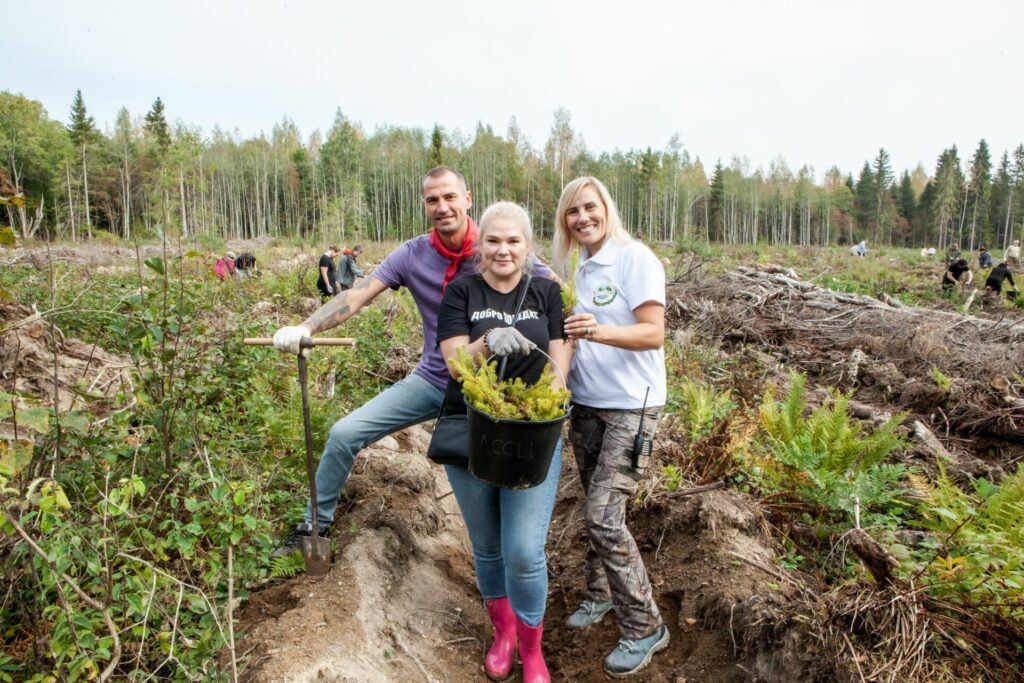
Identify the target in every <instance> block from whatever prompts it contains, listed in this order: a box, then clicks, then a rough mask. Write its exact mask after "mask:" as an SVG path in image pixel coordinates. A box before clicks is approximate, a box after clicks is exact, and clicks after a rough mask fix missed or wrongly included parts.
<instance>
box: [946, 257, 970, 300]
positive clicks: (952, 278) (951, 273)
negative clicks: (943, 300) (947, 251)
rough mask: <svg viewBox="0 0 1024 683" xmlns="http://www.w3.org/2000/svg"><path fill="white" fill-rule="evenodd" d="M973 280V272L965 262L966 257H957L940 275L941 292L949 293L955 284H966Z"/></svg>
mask: <svg viewBox="0 0 1024 683" xmlns="http://www.w3.org/2000/svg"><path fill="white" fill-rule="evenodd" d="M972 282H974V272H973V271H971V267H970V266H969V265H968V264H967V259H963V258H962V259H957V260H956V261H954V262H953V263H952V264H950V266H949V268H947V269H946V272H945V274H944V275H943V276H942V293H943V294H945V295H947V296H948V295H949V294H950V293H951V292H952V291H953V289H954V288H955V287H956V286H957V285H963V286H965V287H966V286H967V285H969V284H971V283H972Z"/></svg>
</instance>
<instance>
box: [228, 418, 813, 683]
mask: <svg viewBox="0 0 1024 683" xmlns="http://www.w3.org/2000/svg"><path fill="white" fill-rule="evenodd" d="M427 440H428V434H427V432H426V431H425V430H423V429H420V428H416V427H414V428H411V429H408V430H405V431H404V432H400V433H399V434H397V435H396V440H395V441H396V444H390V445H392V446H394V445H397V447H398V450H386V449H381V448H370V449H367V451H365V452H364V453H363V454H362V456H361V457H360V459H359V461H358V463H357V466H356V470H355V472H354V473H353V476H352V478H351V479H350V481H349V485H348V488H347V497H348V499H349V500H350V503H349V504H348V507H347V509H339V514H338V519H337V524H336V531H335V534H334V537H335V540H336V542H337V544H338V549H337V553H336V559H335V563H334V566H333V568H332V570H331V572H330V573H329V574H328V575H327V576H325V577H322V578H310V577H305V576H302V577H298V578H296V579H293V580H290V581H287V582H285V583H283V584H279V585H276V586H274V587H272V588H268V589H265V590H263V591H260V592H256V593H254V594H253V595H252V596H251V597H250V599H249V600H248V601H247V602H246V603H245V604H244V605H243V606H242V608H241V610H240V628H242V629H243V630H245V631H247V636H246V638H245V640H244V641H243V642H242V643H241V644H240V645H239V651H240V652H247V651H250V650H251V652H250V654H249V656H248V666H247V669H246V674H245V676H244V680H247V681H253V682H260V683H270V682H278V681H281V682H283V681H296V682H302V681H403V682H404V681H411V680H425V681H453V682H455V683H459V682H461V681H479V680H483V670H482V661H483V654H484V652H485V649H486V647H487V646H489V644H490V643H489V640H490V624H489V621H488V619H487V615H486V612H485V610H484V608H483V605H482V603H481V601H480V598H479V594H478V592H477V590H476V587H475V583H474V574H473V562H472V553H471V551H470V548H469V539H468V537H467V535H466V532H465V527H464V525H463V523H462V518H461V515H460V514H459V511H458V506H457V504H456V502H455V499H454V496H452V495H450V490H451V489H450V487H449V485H448V482H447V479H446V477H445V476H444V472H443V470H442V469H441V468H439V467H436V466H433V465H431V464H430V463H429V461H427V460H426V459H425V458H424V457H423V455H422V452H423V449H424V448H425V445H426V442H427ZM582 496H583V494H582V490H581V489H580V487H579V481H578V478H577V477H576V476H575V468H574V466H572V465H571V464H570V460H568V459H567V461H566V465H565V469H564V471H563V473H562V484H561V486H560V491H559V494H558V501H557V503H556V510H555V514H554V517H553V519H552V525H551V530H550V535H549V542H548V553H549V560H550V564H549V571H550V573H551V575H552V581H551V584H550V590H549V601H548V611H547V616H546V618H545V621H546V629H545V645H544V647H545V652H546V654H547V657H548V664H549V667H550V669H551V671H552V674H553V676H552V677H553V680H561V681H605V680H607V677H606V675H605V674H604V672H603V671H602V661H603V658H604V656H605V655H606V654H607V653H608V652H610V651H611V650H612V649H613V648H614V647H615V645H616V643H617V640H618V629H617V628H616V626H615V622H614V619H606V620H604V621H603V622H602V623H601V624H600V625H598V626H596V627H594V628H593V629H591V630H590V631H587V632H585V633H573V632H569V631H568V630H566V629H565V628H564V627H563V626H562V624H563V622H564V620H565V618H566V617H567V616H568V614H569V613H570V612H571V611H572V610H573V609H575V607H576V606H577V605H578V603H579V601H580V599H581V592H582V586H583V575H582V566H583V555H584V552H585V548H586V533H585V529H584V527H583V523H582V520H581V518H580V511H581V508H582V504H583V500H582ZM762 524H763V522H762V518H761V515H760V512H759V511H758V509H757V507H756V503H754V502H753V501H752V500H751V499H750V498H748V497H746V496H743V495H741V494H738V493H736V492H732V491H726V490H718V491H709V492H704V493H702V494H700V495H698V496H692V497H683V498H679V499H675V500H666V501H654V502H650V503H648V504H647V505H646V506H643V507H637V508H634V509H631V511H630V525H631V529H632V530H633V532H634V534H635V535H636V538H637V541H638V543H639V545H640V548H641V551H642V552H643V554H644V557H645V561H646V562H647V566H648V568H649V570H650V572H651V576H652V579H653V581H654V584H655V590H656V592H657V595H658V600H659V604H660V606H661V609H662V612H663V614H664V616H665V620H666V623H667V624H668V625H669V629H670V631H671V633H672V642H671V644H670V645H669V648H668V650H667V651H666V652H664V653H662V654H659V655H658V657H656V658H655V659H654V660H653V661H652V663H651V665H650V666H649V667H648V668H647V669H646V670H645V671H644V672H643V674H642V675H639V676H637V677H636V678H635V680H638V681H668V682H671V683H676V682H677V681H697V680H700V681H710V682H712V683H716V682H737V683H738V682H739V681H753V680H758V681H766V682H774V681H778V682H779V683H781V682H782V681H787V682H794V681H819V680H820V681H825V680H832V672H831V670H830V669H829V667H828V666H827V665H826V664H824V663H823V662H824V659H823V658H822V657H821V656H820V654H819V653H818V652H817V651H816V650H814V648H811V647H809V645H808V642H809V639H807V638H804V637H803V636H802V633H801V631H800V629H799V626H798V624H797V622H796V620H795V617H794V616H793V615H795V614H796V613H797V609H796V601H795V600H794V599H793V595H792V594H791V593H790V592H789V591H788V589H787V586H786V583H785V582H784V581H782V580H780V579H778V578H777V577H776V574H780V570H778V569H775V568H774V558H775V553H774V551H773V550H772V547H771V544H770V542H769V541H768V538H767V536H766V535H765V533H764V531H763V529H762ZM513 680H514V679H513Z"/></svg>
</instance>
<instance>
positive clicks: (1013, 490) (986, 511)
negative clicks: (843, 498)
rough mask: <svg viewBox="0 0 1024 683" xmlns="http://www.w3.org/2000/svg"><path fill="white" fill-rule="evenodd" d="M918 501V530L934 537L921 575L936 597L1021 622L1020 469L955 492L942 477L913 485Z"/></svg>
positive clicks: (1023, 521)
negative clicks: (968, 601)
mask: <svg viewBox="0 0 1024 683" xmlns="http://www.w3.org/2000/svg"><path fill="white" fill-rule="evenodd" d="M914 483H915V485H916V487H917V488H918V489H919V490H923V491H924V492H925V493H924V497H923V500H922V501H921V502H919V503H918V504H917V511H918V513H919V514H920V515H921V525H922V526H923V527H924V528H926V529H928V530H930V531H932V532H934V534H935V536H934V537H933V539H932V543H931V544H930V546H929V548H928V551H927V555H928V557H927V559H926V560H925V561H924V565H923V568H922V569H917V566H915V567H914V571H915V573H917V572H920V571H923V572H924V577H925V580H926V582H927V583H928V584H929V590H931V592H933V593H934V594H937V595H943V596H947V597H956V598H963V597H965V596H970V597H971V598H972V599H973V600H975V601H978V602H980V603H981V604H982V606H984V605H988V606H989V608H990V609H993V610H995V611H999V612H1001V613H1004V614H1011V615H1013V616H1016V617H1018V618H1020V617H1024V606H1022V605H1024V466H1019V467H1018V469H1017V471H1016V472H1015V473H1014V474H1012V475H1011V476H1009V477H1007V478H1006V479H1004V480H1003V481H1002V483H1001V484H992V483H990V482H988V481H987V480H985V479H979V480H976V481H975V482H973V483H974V486H973V489H974V490H973V492H971V493H968V492H966V491H964V490H963V489H961V488H960V487H959V486H958V485H957V484H956V482H954V481H953V480H952V479H951V478H950V477H949V476H948V475H947V473H946V472H945V470H944V469H942V470H941V471H940V475H939V477H938V479H937V480H936V481H935V482H934V483H929V482H927V481H925V480H923V479H921V478H918V479H916V480H915V482H914Z"/></svg>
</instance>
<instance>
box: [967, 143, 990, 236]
mask: <svg viewBox="0 0 1024 683" xmlns="http://www.w3.org/2000/svg"><path fill="white" fill-rule="evenodd" d="M991 194H992V158H991V156H990V155H989V151H988V143H987V142H985V140H981V141H980V142H979V143H978V149H977V150H975V152H974V157H973V158H972V159H971V184H970V186H969V194H968V199H967V201H968V206H970V207H971V238H970V246H969V247H968V248H969V249H970V250H971V251H974V245H975V235H977V237H978V239H979V240H980V241H981V242H984V241H985V240H986V235H989V234H990V231H989V226H988V221H987V217H988V203H989V199H990V196H991ZM979 219H980V222H979Z"/></svg>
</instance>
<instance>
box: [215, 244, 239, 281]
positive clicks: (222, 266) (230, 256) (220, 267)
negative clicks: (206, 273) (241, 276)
mask: <svg viewBox="0 0 1024 683" xmlns="http://www.w3.org/2000/svg"><path fill="white" fill-rule="evenodd" d="M213 272H214V273H216V274H217V277H219V278H220V281H221V282H224V278H226V277H227V276H228V275H234V274H235V252H233V251H229V252H228V253H227V254H226V255H224V256H223V257H221V258H219V259H217V263H215V264H213Z"/></svg>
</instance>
